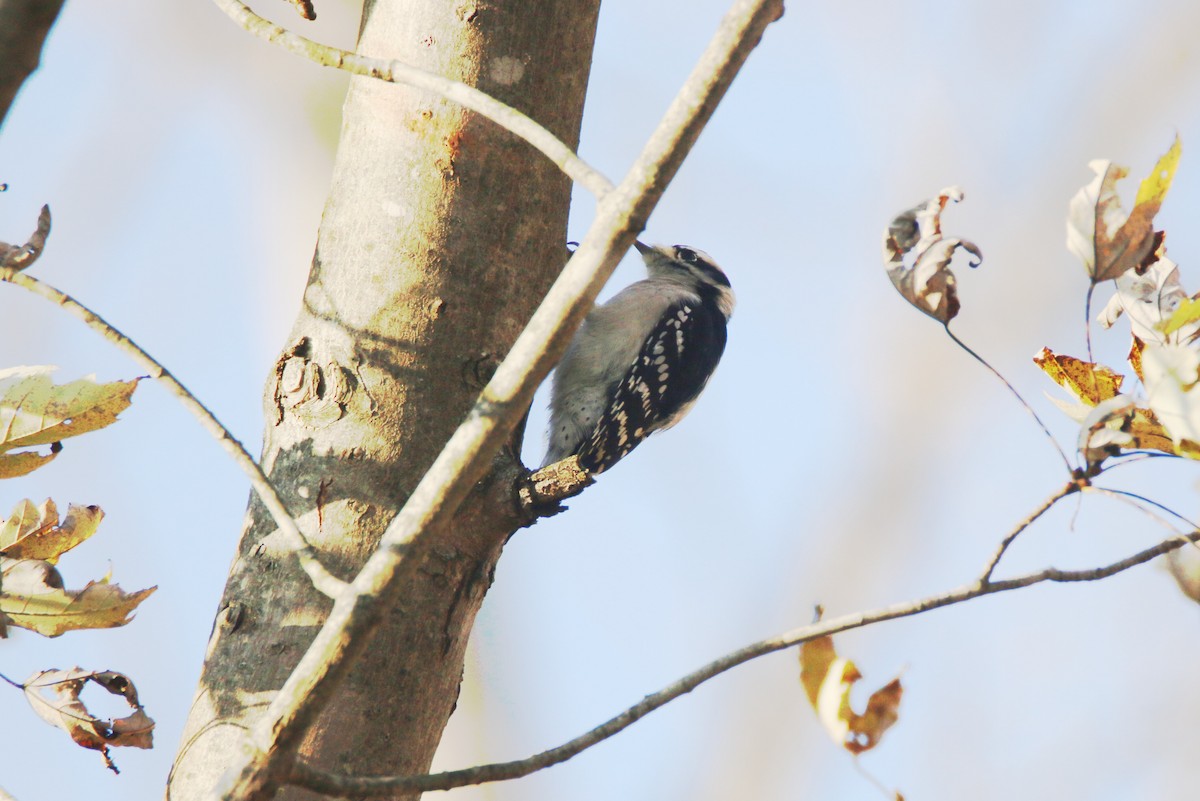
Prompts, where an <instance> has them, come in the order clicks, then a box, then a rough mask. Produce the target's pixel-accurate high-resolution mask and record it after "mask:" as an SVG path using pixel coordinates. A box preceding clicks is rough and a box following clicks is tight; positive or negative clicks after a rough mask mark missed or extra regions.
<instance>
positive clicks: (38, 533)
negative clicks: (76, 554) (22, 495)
mask: <svg viewBox="0 0 1200 801" xmlns="http://www.w3.org/2000/svg"><path fill="white" fill-rule="evenodd" d="M103 519H104V512H103V511H101V509H100V507H99V506H77V505H75V504H72V505H71V507H70V509H68V510H67V519H66V520H63V521H62V522H61V523H60V522H59V519H58V509H57V508H55V506H54V502H53V501H51V500H50V499H49V498H47V499H46V501H45V503H43V504H42V506H41V507H40V508H38V507H36V506H34V505H33V501H30V500H23V501H21V502H19V503H18V504H17V505H16V507H15V508H14V509H13V511H12V514H10V515H9V516H8V519H7V520H5V521H3V523H0V556H7V557H9V558H10V559H44V560H46V561H47V562H50V563H51V564H54V563H55V562H57V561H58V557H60V556H62V555H63V554H64V553H66V552H67V551H69V550H71V549H72V548H74V547H75V546H76V545H78V544H79V543H81V542H83V541H84V540H86V539H87V538H88V537H90V536H92V534H94V533H96V528H97V527H98V526H99V525H100V521H101V520H103Z"/></svg>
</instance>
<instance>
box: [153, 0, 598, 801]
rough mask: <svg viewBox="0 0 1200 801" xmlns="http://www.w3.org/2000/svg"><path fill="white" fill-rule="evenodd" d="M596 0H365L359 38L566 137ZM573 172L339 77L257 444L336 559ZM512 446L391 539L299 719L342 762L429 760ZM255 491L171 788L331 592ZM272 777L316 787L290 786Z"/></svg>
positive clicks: (500, 525)
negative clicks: (342, 669) (319, 183)
mask: <svg viewBox="0 0 1200 801" xmlns="http://www.w3.org/2000/svg"><path fill="white" fill-rule="evenodd" d="M598 7H599V2H598V0H583V2H579V1H578V0H552V1H548V0H513V1H512V2H505V3H503V4H495V3H490V2H487V0H459V1H458V2H456V3H453V4H451V3H441V2H418V1H417V0H410V1H409V2H403V1H402V0H375V2H371V0H368V1H367V2H366V4H365V7H364V9H363V21H362V26H361V30H360V38H359V47H358V50H359V52H361V53H363V54H366V55H371V56H379V57H387V58H396V59H400V60H402V61H405V62H407V63H410V64H414V65H416V66H419V67H422V68H424V69H427V70H430V71H433V72H437V73H439V74H442V75H446V76H448V77H452V78H455V79H457V80H460V81H463V82H465V83H468V84H471V85H474V86H477V87H478V88H480V89H482V90H483V91H486V92H488V93H489V94H492V95H494V96H496V97H498V98H499V99H501V100H502V101H504V102H506V103H509V104H510V105H513V106H514V107H516V108H518V109H519V110H521V111H523V112H525V113H526V114H528V115H529V116H531V117H532V118H534V119H535V120H538V121H539V122H541V123H542V124H543V125H545V126H546V127H547V128H549V129H550V130H551V131H552V132H554V133H555V134H556V135H558V136H559V137H560V138H562V139H563V140H564V141H565V142H567V143H568V144H569V145H571V146H572V147H574V146H575V145H576V144H577V142H578V135H579V126H580V121H581V118H582V111H583V99H584V94H585V90H586V87H587V77H588V70H589V67H590V63H591V55H592V42H593V37H594V34H595V25H596V15H597V13H598ZM570 191H571V187H570V185H569V183H568V181H567V180H566V179H565V178H563V177H562V176H561V175H560V174H559V173H558V171H557V170H556V168H554V167H553V166H551V165H549V164H548V163H547V162H546V161H545V159H544V158H543V157H541V156H540V155H539V154H538V153H536V152H535V151H534V150H533V149H532V148H530V147H529V146H528V145H526V144H525V143H523V142H521V141H520V140H518V139H517V138H516V137H514V136H512V135H511V134H509V133H507V132H505V131H503V130H502V129H500V128H498V127H497V126H495V125H494V124H492V123H490V122H489V121H487V120H484V119H481V118H479V117H477V116H476V115H474V114H472V113H471V112H467V111H465V110H463V109H461V108H459V107H457V106H454V105H452V104H450V103H448V102H445V101H442V100H440V99H437V98H434V97H431V96H429V95H427V94H424V93H422V92H418V91H414V90H409V89H407V88H405V87H400V86H394V85H389V84H384V83H382V82H380V81H374V80H371V79H368V78H354V79H353V80H352V82H351V87H350V90H349V94H348V96H347V99H346V104H345V110H344V118H343V127H342V136H341V142H340V144H339V147H338V156H337V161H336V163H335V166H334V175H333V182H332V188H331V191H330V197H329V200H328V202H327V204H326V208H325V213H324V217H323V219H322V223H321V228H320V232H319V238H318V245H317V249H316V254H315V255H314V258H313V263H312V268H311V273H310V276H309V283H308V287H307V289H306V291H305V294H304V299H303V303H302V308H301V311H300V314H299V316H298V319H297V321H296V324H295V326H294V328H293V330H292V334H291V336H290V341H289V343H288V344H287V346H286V348H285V349H284V352H283V354H282V355H281V357H280V359H279V362H278V363H277V365H276V368H275V371H274V374H273V376H272V378H271V380H270V381H269V386H268V390H267V397H266V415H267V428H266V435H265V443H264V449H263V461H264V465H265V466H266V467H267V469H268V474H269V475H270V477H271V480H272V481H273V482H274V483H275V484H276V486H277V487H279V489H280V491H281V492H282V494H283V497H284V499H285V500H286V501H287V503H288V504H289V507H290V508H291V509H292V511H293V513H294V514H295V515H297V517H298V519H299V522H300V525H301V529H302V530H303V531H304V533H305V536H306V537H307V538H308V539H309V540H310V542H312V543H313V544H314V545H315V546H316V547H317V548H318V549H319V550H320V551H321V552H322V554H323V560H324V561H325V563H326V564H327V565H328V566H329V567H330V568H331V569H332V570H333V571H334V572H335V573H337V574H338V575H340V576H341V577H343V578H346V579H349V578H352V577H353V575H354V573H355V572H356V571H357V570H358V568H359V567H361V565H362V564H363V563H364V562H365V560H366V558H367V557H368V556H369V555H370V553H371V552H372V550H373V549H374V548H375V545H376V544H377V542H378V540H379V537H380V535H381V533H382V532H383V530H384V528H385V527H386V525H387V523H388V522H389V521H390V520H391V518H392V517H393V516H394V515H395V513H396V511H397V510H398V509H399V508H400V507H401V506H402V505H403V503H404V501H405V499H406V498H407V495H408V492H409V491H410V490H411V488H412V487H414V486H415V485H416V483H417V481H418V479H419V478H420V477H421V475H422V474H423V473H424V471H425V469H426V468H427V467H428V466H429V464H431V463H432V461H433V459H434V458H435V456H436V455H437V453H438V452H439V451H440V449H441V446H442V444H443V443H444V442H445V441H446V439H447V438H448V437H449V435H450V434H451V433H452V432H453V431H454V429H455V427H456V426H457V425H458V423H459V422H461V420H462V418H463V416H464V415H465V413H466V412H467V410H468V409H469V407H470V405H471V403H472V401H473V400H474V399H475V397H476V395H477V394H478V391H479V389H480V388H481V387H482V385H483V383H484V382H485V381H486V380H487V378H488V377H489V375H490V373H491V370H492V369H493V368H494V366H495V364H496V363H497V362H498V360H499V359H500V358H502V357H503V356H504V354H505V353H507V351H508V349H509V347H510V345H511V344H512V342H513V340H514V339H515V338H516V336H517V334H518V333H519V332H520V331H521V329H522V328H523V327H524V324H525V321H526V320H528V318H529V317H530V316H531V315H532V313H533V310H534V309H535V308H536V306H537V304H538V302H539V301H540V299H541V297H542V296H543V295H544V293H545V291H546V289H547V288H548V287H549V285H550V283H551V282H552V281H553V279H554V278H555V276H556V275H557V273H558V271H559V269H560V268H561V266H562V264H563V263H564V261H565V258H566V250H565V247H564V242H565V234H566V220H567V210H568V205H569V201H570ZM521 471H522V468H521V465H520V461H519V454H516V453H513V452H509V451H507V450H506V451H505V452H502V453H501V454H498V455H497V458H496V460H495V462H494V464H493V469H492V471H491V472H490V473H489V475H488V476H487V477H486V478H485V479H484V480H483V481H481V482H480V483H479V484H478V485H477V486H476V488H475V490H474V491H473V493H472V495H471V496H470V497H469V498H468V500H467V502H466V503H464V505H463V506H462V508H461V509H460V511H459V513H458V515H457V516H456V518H455V520H454V522H453V524H452V525H450V526H448V527H447V528H446V530H444V531H442V532H439V533H438V535H437V536H436V537H435V538H433V541H432V543H431V544H430V545H429V546H428V547H424V548H422V549H421V550H420V551H419V552H417V551H415V550H414V552H412V553H408V554H405V559H406V560H411V562H412V569H410V570H406V575H407V581H408V583H409V586H408V588H407V590H406V592H405V593H404V597H403V600H402V601H401V603H400V604H399V605H398V606H396V607H395V608H392V609H390V610H387V611H386V612H385V622H384V623H383V625H382V626H381V627H380V629H379V630H378V632H377V634H376V635H375V638H374V640H373V641H372V643H371V645H370V647H369V649H368V650H367V653H366V656H365V657H364V658H363V659H361V660H360V661H359V663H358V664H357V665H356V666H355V668H354V670H353V672H352V673H351V675H350V677H349V678H348V679H347V680H346V682H345V683H344V684H343V685H342V687H341V688H340V690H339V695H338V697H337V699H336V700H335V702H334V703H333V704H331V705H330V706H329V707H328V708H327V709H326V711H325V714H324V715H323V716H322V718H321V720H320V722H319V724H318V725H317V726H316V727H314V729H313V730H312V731H311V732H310V733H309V736H308V738H307V739H306V742H305V744H304V746H303V747H302V749H301V751H302V755H303V758H304V759H306V760H308V761H310V762H311V763H312V764H314V765H317V766H320V767H323V768H326V769H330V770H337V771H342V772H347V773H356V774H364V775H365V774H379V773H391V774H395V773H418V772H423V771H425V770H427V769H428V766H429V762H430V760H431V759H432V757H433V753H434V750H435V749H436V747H437V744H438V741H439V740H440V737H441V732H442V729H443V728H444V726H445V724H446V721H447V719H448V718H449V716H450V713H451V712H452V711H453V708H454V704H455V701H456V699H457V696H458V687H459V682H460V680H461V676H462V665H463V652H464V649H465V646H466V641H467V637H468V635H469V632H470V629H471V625H472V623H473V621H474V617H475V613H476V612H477V611H478V609H479V605H480V604H481V603H482V600H483V597H484V594H485V593H486V591H487V589H488V587H489V586H490V583H491V579H492V574H493V570H494V568H495V564H496V560H497V559H498V558H499V554H500V550H501V548H502V547H503V544H504V543H505V542H506V541H507V539H508V537H509V536H511V534H512V533H513V531H515V530H516V528H517V526H518V525H520V523H521V522H523V521H522V520H521V519H520V516H519V515H518V513H517V510H516V509H515V508H514V506H513V505H512V499H513V497H514V495H513V486H514V482H515V481H516V480H517V478H518V477H519V476H520V474H521ZM274 532H275V527H274V525H273V524H272V523H271V520H270V518H269V516H268V515H267V514H266V513H265V511H264V510H263V509H262V507H261V505H260V504H258V503H257V501H256V500H254V499H252V500H251V503H250V508H249V510H248V512H247V518H246V522H245V525H244V531H243V535H242V539H241V542H240V543H239V547H238V552H237V556H236V558H235V560H234V564H233V566H232V569H231V572H230V576H229V581H228V584H227V586H226V590H225V594H224V597H223V599H222V606H221V610H220V611H219V613H218V615H217V621H216V624H215V626H214V630H213V635H212V639H211V641H210V643H209V650H208V653H207V656H206V660H205V666H204V671H203V674H202V676H201V680H200V686H199V688H198V690H197V695H196V699H195V702H194V704H193V708H192V712H191V716H190V718H189V721H188V724H187V728H186V730H185V734H184V739H183V743H182V746H181V749H180V752H179V754H178V756H177V759H176V764H175V768H174V770H173V772H172V777H171V780H170V785H169V788H168V794H169V797H171V798H172V799H193V798H200V797H203V796H205V795H206V794H208V793H209V792H211V790H212V788H213V786H214V785H215V783H216V782H217V780H218V778H219V777H220V776H221V773H222V771H223V769H224V767H225V766H226V765H227V764H228V761H227V760H228V757H229V755H230V754H231V753H234V752H235V751H234V750H235V749H237V748H238V746H239V743H240V740H241V737H242V735H243V733H244V731H245V729H246V727H247V726H249V725H251V724H252V723H253V722H254V721H255V720H256V719H257V715H258V714H259V713H260V711H261V709H262V708H263V706H265V704H266V703H267V702H269V700H270V697H271V694H272V693H273V692H274V691H275V690H277V689H278V688H279V686H280V685H281V684H282V683H283V681H284V680H285V679H286V677H287V675H288V674H289V673H290V671H291V670H292V668H293V667H294V666H295V664H296V662H297V661H298V659H299V658H300V656H301V655H302V654H303V653H304V649H305V648H306V647H307V645H308V644H309V642H310V641H311V639H312V637H313V635H314V633H315V632H316V630H317V628H318V627H319V626H320V625H321V623H322V622H323V621H324V617H325V615H326V613H327V611H328V608H329V605H330V604H329V602H328V600H327V599H325V598H324V597H323V596H320V595H319V594H317V593H316V592H315V591H314V590H313V589H312V587H311V585H310V584H309V582H308V580H307V578H306V577H305V576H304V574H303V573H302V572H301V571H300V570H299V568H298V567H297V564H296V560H295V558H294V557H293V556H291V555H290V554H289V553H288V552H286V550H284V549H283V547H282V545H281V544H280V542H279V537H278V535H276V534H275V533H274ZM279 797H281V798H289V799H294V798H309V797H312V795H311V794H309V793H307V792H303V791H299V790H297V789H295V788H288V789H286V790H285V791H284V792H282V793H281V794H280V796H279Z"/></svg>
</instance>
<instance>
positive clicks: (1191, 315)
mask: <svg viewBox="0 0 1200 801" xmlns="http://www.w3.org/2000/svg"><path fill="white" fill-rule="evenodd" d="M1197 321H1200V300H1196V299H1195V298H1188V299H1187V300H1185V301H1184V302H1183V303H1180V304H1179V308H1177V309H1175V311H1174V312H1173V313H1172V314H1171V316H1170V317H1168V318H1167V319H1166V320H1164V321H1163V323H1162V325H1161V326H1160V328H1161V329H1162V332H1163V334H1164V335H1166V336H1170V335H1171V334H1174V333H1175V332H1176V331H1178V330H1179V329H1181V328H1183V327H1184V326H1185V325H1187V324H1188V323H1194V322H1197Z"/></svg>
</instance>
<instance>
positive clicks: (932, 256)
mask: <svg viewBox="0 0 1200 801" xmlns="http://www.w3.org/2000/svg"><path fill="white" fill-rule="evenodd" d="M962 198H963V193H962V190H961V189H959V188H958V187H956V186H951V187H947V188H945V189H943V190H942V191H941V192H940V193H939V194H938V196H937V197H935V198H932V199H930V200H927V201H925V202H924V203H922V204H920V205H917V206H914V207H913V208H911V209H909V210H908V211H905V212H903V213H901V214H899V215H897V216H896V218H895V219H893V220H892V222H891V223H890V224H889V225H888V227H887V230H885V231H884V232H883V259H884V267H885V269H886V270H887V273H888V278H890V279H891V281H892V285H893V286H895V287H896V289H897V290H898V291H899V292H900V294H901V295H903V296H904V298H905V300H907V301H908V302H909V303H911V304H912V305H913V306H916V307H917V308H918V309H920V310H921V311H922V312H924V313H925V314H928V315H929V316H930V317H932V318H934V319H935V320H938V321H940V322H941V323H943V324H949V322H950V321H951V320H953V319H954V317H955V316H956V315H957V314H958V311H959V308H960V303H959V300H958V282H957V280H956V279H955V277H954V273H953V272H951V271H950V261H951V260H952V259H953V257H954V254H955V252H956V251H957V250H958V249H960V248H961V249H962V250H964V251H966V252H967V253H969V254H970V255H971V256H973V257H974V259H973V260H972V261H971V262H970V265H971V266H972V267H978V266H979V265H980V264H981V263H982V261H983V253H982V252H981V251H980V250H979V248H978V246H976V245H975V244H974V243H973V242H968V241H967V240H965V239H954V238H950V239H947V238H945V237H943V235H942V220H941V215H942V211H943V210H944V209H945V208H946V204H947V202H949V201H951V200H953V201H959V200H962Z"/></svg>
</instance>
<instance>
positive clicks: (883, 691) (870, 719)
mask: <svg viewBox="0 0 1200 801" xmlns="http://www.w3.org/2000/svg"><path fill="white" fill-rule="evenodd" d="M861 678H862V674H860V673H859V672H858V668H857V667H855V666H854V663H853V662H851V661H850V660H848V659H844V658H841V657H839V656H838V655H837V651H836V650H835V649H834V646H833V638H832V637H818V638H817V639H814V640H810V641H808V642H806V643H804V645H802V646H800V683H801V685H803V687H804V692H805V694H807V695H808V701H809V703H810V704H812V707H813V709H814V710H815V711H816V713H817V718H818V719H819V720H820V721H821V724H822V725H823V726H824V727H825V730H826V731H827V732H828V733H829V736H830V737H832V738H833V741H834V742H836V743H838V744H839V745H841V746H842V747H843V748H845V749H846V750H847V751H849V752H850V753H852V754H861V753H862V752H864V751H868V750H870V749H872V748H874V747H875V746H876V745H878V744H879V739H880V738H881V737H882V736H883V733H884V732H885V731H887V730H888V729H889V728H891V726H892V725H893V724H894V723H896V721H897V720H899V717H900V698H901V696H902V695H903V692H904V690H903V688H902V687H901V685H900V679H899V678H896V679H893V680H892V681H891V682H889V683H888V684H886V685H885V686H884V687H882V688H880V689H879V690H876V691H875V692H874V693H872V694H871V697H870V698H869V699H868V700H867V708H866V710H865V711H864V712H863V713H862V714H861V715H860V714H858V713H857V712H855V711H854V710H853V708H852V707H851V706H850V690H851V688H852V687H853V685H854V683H855V682H857V681H858V680H859V679H861Z"/></svg>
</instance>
